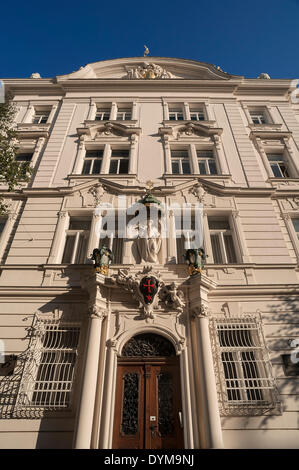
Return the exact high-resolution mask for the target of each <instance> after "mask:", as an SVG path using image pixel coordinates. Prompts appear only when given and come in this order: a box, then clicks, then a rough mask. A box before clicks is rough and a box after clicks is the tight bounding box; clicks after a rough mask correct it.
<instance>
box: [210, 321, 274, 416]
mask: <svg viewBox="0 0 299 470" xmlns="http://www.w3.org/2000/svg"><path fill="white" fill-rule="evenodd" d="M212 327H213V333H214V340H215V342H216V349H217V353H216V355H215V357H216V358H217V360H216V363H217V364H216V365H217V369H218V374H219V375H220V388H221V390H220V392H221V401H222V406H223V408H224V409H225V408H227V409H230V410H231V411H232V410H233V409H234V407H235V408H240V406H241V407H242V406H244V407H245V408H247V409H250V408H254V409H262V408H263V409H264V408H265V407H266V408H267V409H268V408H269V407H270V408H271V407H272V408H273V407H275V405H276V402H275V396H276V391H275V384H274V380H273V377H272V373H271V364H270V360H269V358H268V357H267V356H266V348H265V344H264V338H263V335H262V329H261V324H260V321H259V319H258V318H257V317H244V318H229V319H227V318H225V319H223V318H222V319H216V318H215V319H213V320H212Z"/></svg>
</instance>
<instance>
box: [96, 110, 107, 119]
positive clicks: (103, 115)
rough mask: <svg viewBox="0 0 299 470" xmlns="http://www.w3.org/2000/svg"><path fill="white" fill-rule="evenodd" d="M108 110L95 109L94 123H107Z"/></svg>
mask: <svg viewBox="0 0 299 470" xmlns="http://www.w3.org/2000/svg"><path fill="white" fill-rule="evenodd" d="M109 119H110V109H109V108H97V112H96V116H95V121H109Z"/></svg>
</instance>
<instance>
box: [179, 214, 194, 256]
mask: <svg viewBox="0 0 299 470" xmlns="http://www.w3.org/2000/svg"><path fill="white" fill-rule="evenodd" d="M190 215H191V217H190V223H189V227H187V226H186V227H185V230H183V222H184V221H183V217H182V214H181V213H179V214H178V215H177V216H175V219H174V220H175V234H176V252H177V263H178V264H185V263H186V260H185V254H186V250H188V248H191V247H192V246H191V245H192V242H194V235H193V233H194V230H195V217H194V214H190ZM185 223H186V222H185ZM189 229H190V232H189Z"/></svg>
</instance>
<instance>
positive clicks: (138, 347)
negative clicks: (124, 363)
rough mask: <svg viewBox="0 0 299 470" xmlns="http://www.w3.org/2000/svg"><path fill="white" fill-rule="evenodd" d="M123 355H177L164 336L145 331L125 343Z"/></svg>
mask: <svg viewBox="0 0 299 470" xmlns="http://www.w3.org/2000/svg"><path fill="white" fill-rule="evenodd" d="M122 356H125V357H130V356H131V357H132V356H133V357H168V356H175V349H174V346H173V345H172V344H171V343H170V341H168V340H167V339H166V338H164V337H163V336H160V335H155V334H153V333H144V334H141V335H136V336H134V337H133V338H131V339H130V340H129V341H128V342H127V343H126V344H125V345H124V347H123V350H122Z"/></svg>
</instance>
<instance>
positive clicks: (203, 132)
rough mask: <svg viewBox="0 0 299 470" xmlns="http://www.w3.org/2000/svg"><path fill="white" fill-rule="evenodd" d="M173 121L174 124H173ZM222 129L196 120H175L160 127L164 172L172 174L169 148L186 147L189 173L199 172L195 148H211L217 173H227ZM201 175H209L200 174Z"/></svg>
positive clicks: (178, 148)
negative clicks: (177, 121)
mask: <svg viewBox="0 0 299 470" xmlns="http://www.w3.org/2000/svg"><path fill="white" fill-rule="evenodd" d="M174 123H175V124H174ZM221 133H222V129H220V128H215V127H210V126H206V125H204V124H201V123H198V122H194V121H192V122H188V123H187V124H185V123H180V124H177V123H176V122H175V121H171V123H169V125H168V123H167V125H165V123H164V127H160V129H159V134H160V135H161V138H162V141H163V144H164V151H165V173H166V175H171V174H172V167H171V150H180V149H183V148H184V149H188V152H189V157H190V158H189V160H190V163H191V164H190V168H191V174H197V175H200V173H199V166H198V158H197V153H196V151H197V150H201V149H202V150H208V149H210V150H213V151H214V155H215V161H216V166H217V171H218V175H213V176H219V175H229V169H228V165H227V161H226V157H225V153H224V148H223V145H222V142H221V137H220V135H221ZM201 176H203V177H205V176H209V175H201Z"/></svg>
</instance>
